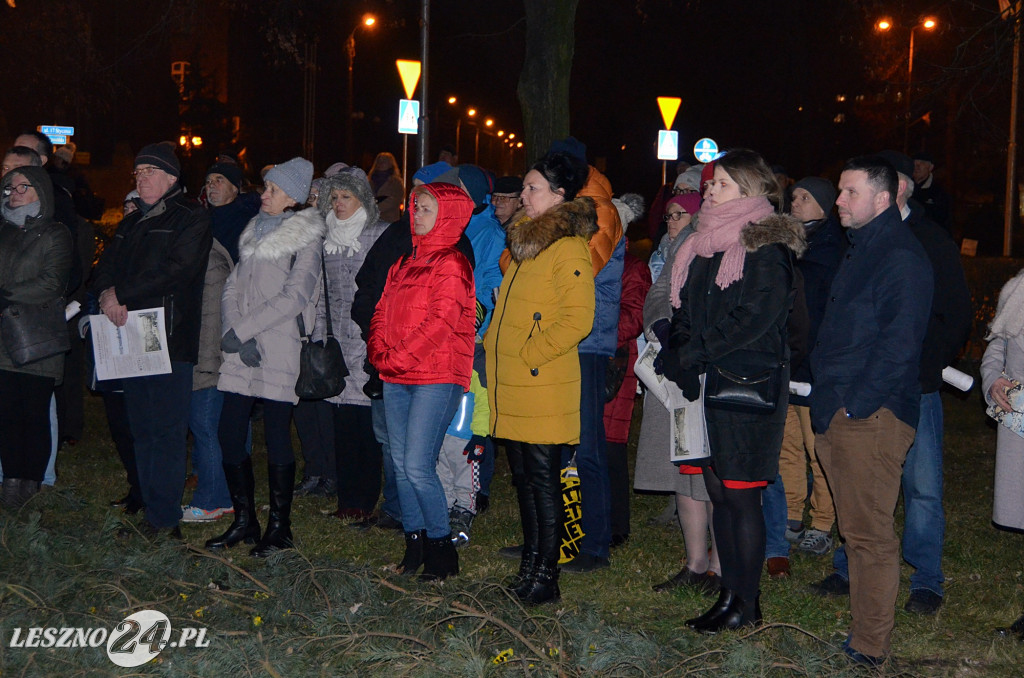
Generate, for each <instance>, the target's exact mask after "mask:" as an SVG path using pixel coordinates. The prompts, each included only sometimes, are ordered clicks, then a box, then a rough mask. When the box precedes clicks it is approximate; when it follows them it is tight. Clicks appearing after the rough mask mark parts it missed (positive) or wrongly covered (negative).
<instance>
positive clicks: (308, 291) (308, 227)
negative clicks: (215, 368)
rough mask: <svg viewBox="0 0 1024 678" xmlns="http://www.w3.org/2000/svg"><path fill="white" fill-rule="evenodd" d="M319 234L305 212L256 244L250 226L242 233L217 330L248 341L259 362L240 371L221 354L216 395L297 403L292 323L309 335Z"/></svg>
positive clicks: (312, 214)
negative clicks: (299, 320) (300, 316)
mask: <svg viewBox="0 0 1024 678" xmlns="http://www.w3.org/2000/svg"><path fill="white" fill-rule="evenodd" d="M325 229H326V227H325V224H324V219H323V217H322V216H321V215H320V213H319V212H318V211H317V210H316V208H314V207H310V208H307V209H304V210H302V211H301V212H297V213H295V214H293V215H292V216H290V217H288V218H287V219H285V220H284V221H283V222H282V223H281V225H279V226H278V227H277V228H275V229H274V230H273V231H271V232H270V233H267V234H266V235H264V236H263V237H262V238H261V239H259V240H257V239H256V236H255V232H254V222H253V221H250V222H249V225H248V226H246V227H245V230H244V231H242V235H241V237H240V238H239V240H238V254H239V259H238V265H237V266H236V267H235V270H234V271H232V272H231V275H230V276H228V279H227V282H226V283H225V284H224V296H223V298H222V302H221V318H222V320H223V326H222V328H221V330H222V333H223V334H226V333H227V332H228V330H234V331H235V334H236V335H238V338H239V339H240V340H241V341H242V342H243V343H244V342H246V341H248V340H249V339H252V338H254V337H255V339H256V345H257V347H258V349H259V352H260V356H261V362H260V366H259V367H247V366H246V365H245V364H243V363H242V360H241V358H239V356H238V354H237V353H227V354H224V363H223V364H222V365H221V368H220V381H219V382H218V384H217V388H219V389H220V390H221V391H227V392H229V393H239V394H241V395H248V396H254V397H257V398H267V399H270V400H277V401H280V402H289V403H292V404H294V403H297V402H298V397H296V395H295V380H296V379H297V378H298V376H299V347H300V342H299V329H298V325H297V323H296V316H298V314H299V313H302V314H303V321H304V322H305V324H306V328H307V330H308V329H312V327H313V320H314V304H315V303H316V300H317V298H318V296H319V294H320V287H321V283H320V258H321V254H322V252H323V240H324V232H325ZM293 255H294V263H293Z"/></svg>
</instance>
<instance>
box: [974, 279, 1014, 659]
mask: <svg viewBox="0 0 1024 678" xmlns="http://www.w3.org/2000/svg"><path fill="white" fill-rule="evenodd" d="M986 339H988V342H989V344H988V348H986V349H985V356H984V357H983V358H982V359H981V385H982V390H983V391H982V392H983V393H984V394H985V401H986V402H987V403H988V404H989V405H999V406H1000V407H1002V408H1003V409H1004V410H1006V411H1010V410H1012V409H1013V407H1012V406H1011V403H1010V402H1009V400H1008V398H1007V390H1008V389H1010V388H1012V387H1013V383H1012V381H1011V380H1016V381H1018V382H1022V383H1024V271H1021V272H1020V273H1018V274H1017V275H1016V276H1014V277H1013V278H1011V279H1010V281H1009V282H1008V283H1006V285H1004V286H1003V289H1002V291H1001V292H1000V293H999V304H998V306H997V307H996V316H995V318H994V319H993V320H992V325H991V326H990V327H989V333H988V336H987V337H986ZM992 522H993V523H995V524H996V525H997V526H999V527H1003V528H1008V529H1011V530H1024V438H1022V437H1021V436H1019V435H1017V434H1016V433H1014V432H1013V431H1011V430H1010V429H1009V428H1007V427H1005V426H1000V427H998V433H997V434H996V472H995V495H994V498H993V504H992ZM1000 632H1002V633H1004V634H1005V635H1010V634H1013V635H1016V636H1018V637H1020V638H1021V639H1024V615H1021V616H1020V617H1018V618H1017V620H1016V621H1015V622H1013V624H1011V625H1010V626H1009V627H1008V628H1005V629H1000Z"/></svg>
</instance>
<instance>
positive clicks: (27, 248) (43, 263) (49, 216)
mask: <svg viewBox="0 0 1024 678" xmlns="http://www.w3.org/2000/svg"><path fill="white" fill-rule="evenodd" d="M16 174H20V175H22V176H24V177H25V178H26V179H28V182H29V183H30V184H32V187H33V188H34V189H35V190H36V193H37V194H38V195H39V214H38V216H35V217H29V218H28V219H26V220H25V227H24V228H22V227H20V226H17V225H15V224H12V223H11V222H9V221H6V220H4V222H3V223H2V224H0V298H2V304H3V307H4V308H6V307H7V306H9V305H10V304H41V303H44V302H48V301H54V300H56V299H59V298H60V297H61V296H63V295H64V294H65V293H66V291H67V290H66V288H67V285H68V279H69V276H70V275H71V266H72V258H73V256H74V255H73V251H74V248H73V245H72V240H71V232H70V231H69V230H68V229H67V228H66V227H65V226H64V225H63V224H61V223H60V222H58V221H54V219H53V185H52V184H51V183H50V178H49V177H48V176H47V174H46V170H44V169H43V168H42V167H31V166H29V167H19V168H18V169H17V170H14V171H11V172H8V173H7V174H6V175H4V178H3V181H2V182H0V187H3V188H6V187H7V186H10V184H11V182H12V181H13V180H14V176H15V175H16ZM0 370H6V371H8V372H21V373H22V374H34V375H37V376H41V377H52V378H54V379H56V380H58V381H60V378H61V375H62V374H63V373H64V354H59V355H55V356H51V357H49V358H44V359H43V360H37V361H35V362H31V363H29V364H27V365H23V366H21V367H15V366H14V363H13V362H12V361H11V357H10V355H8V353H7V349H6V348H4V346H3V342H0Z"/></svg>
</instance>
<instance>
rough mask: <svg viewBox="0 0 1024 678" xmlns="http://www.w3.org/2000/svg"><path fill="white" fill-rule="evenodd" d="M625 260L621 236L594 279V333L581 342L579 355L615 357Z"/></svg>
mask: <svg viewBox="0 0 1024 678" xmlns="http://www.w3.org/2000/svg"><path fill="white" fill-rule="evenodd" d="M625 256H626V236H625V234H623V236H622V237H621V238H619V242H618V243H617V244H616V245H615V249H614V250H612V258H611V259H609V260H608V263H607V264H605V265H604V268H602V269H601V270H600V271H598V273H597V275H596V276H595V277H594V297H595V304H594V329H592V330H591V331H590V334H588V335H587V336H586V338H584V339H583V341H581V342H580V345H579V349H578V350H579V352H580V353H589V354H591V355H604V356H608V357H609V358H610V357H612V356H613V355H615V349H616V348H617V347H618V343H619V301H620V300H621V297H622V268H623V265H624V264H623V260H624V258H625Z"/></svg>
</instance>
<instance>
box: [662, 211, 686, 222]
mask: <svg viewBox="0 0 1024 678" xmlns="http://www.w3.org/2000/svg"><path fill="white" fill-rule="evenodd" d="M689 215H690V213H689V212H669V213H668V214H666V215H665V216H663V217H662V218H661V220H662V221H680V220H681V219H682V218H683V217H686V216H689Z"/></svg>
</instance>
